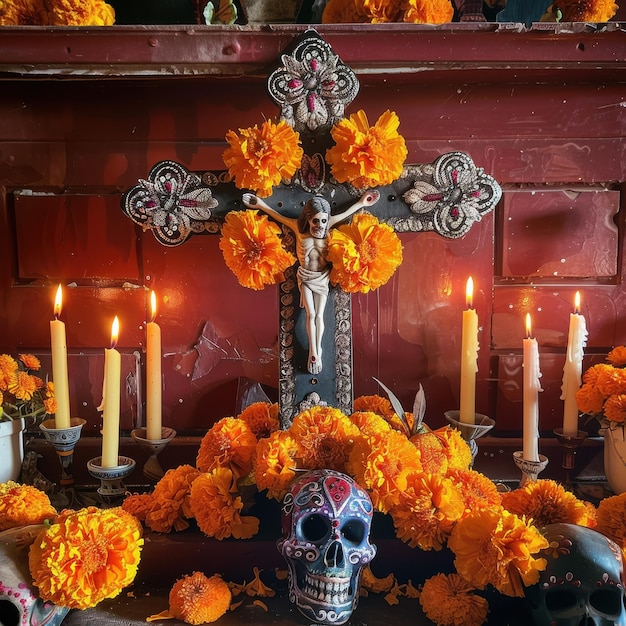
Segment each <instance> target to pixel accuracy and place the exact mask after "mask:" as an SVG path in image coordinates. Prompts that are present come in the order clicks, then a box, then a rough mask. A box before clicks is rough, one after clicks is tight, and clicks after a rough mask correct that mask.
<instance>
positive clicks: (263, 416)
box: [239, 402, 280, 439]
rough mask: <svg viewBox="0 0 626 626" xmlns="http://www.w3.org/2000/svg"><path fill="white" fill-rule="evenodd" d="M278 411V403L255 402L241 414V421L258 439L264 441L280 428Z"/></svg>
mask: <svg viewBox="0 0 626 626" xmlns="http://www.w3.org/2000/svg"><path fill="white" fill-rule="evenodd" d="M278 411H279V408H278V404H277V403H276V402H274V403H271V402H253V403H252V404H251V405H250V406H247V407H246V408H245V409H244V410H243V411H242V412H241V413H240V414H239V419H240V420H243V421H244V422H245V423H246V424H248V426H250V430H251V431H252V432H253V433H254V436H255V437H256V438H257V439H262V438H264V437H269V436H270V435H271V434H272V433H273V432H274V431H276V430H278V429H279V428H280V420H279V419H278Z"/></svg>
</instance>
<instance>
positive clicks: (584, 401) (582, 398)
mask: <svg viewBox="0 0 626 626" xmlns="http://www.w3.org/2000/svg"><path fill="white" fill-rule="evenodd" d="M576 404H577V405H578V410H579V411H581V412H582V413H601V412H602V407H603V406H604V396H603V395H602V392H601V391H600V390H599V389H598V387H597V386H596V385H595V384H592V383H584V384H583V385H582V386H581V387H580V388H579V389H578V391H576Z"/></svg>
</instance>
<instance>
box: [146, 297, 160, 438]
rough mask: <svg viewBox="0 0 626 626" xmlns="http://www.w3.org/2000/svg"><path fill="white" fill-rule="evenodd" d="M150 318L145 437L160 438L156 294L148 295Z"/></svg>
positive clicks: (147, 348)
mask: <svg viewBox="0 0 626 626" xmlns="http://www.w3.org/2000/svg"><path fill="white" fill-rule="evenodd" d="M150 304H151V308H152V319H151V320H150V322H148V324H147V326H146V415H147V417H146V439H149V440H150V441H154V440H155V439H161V388H162V385H161V329H160V327H159V325H158V324H157V323H156V322H155V321H154V319H155V317H156V295H155V293H154V291H153V292H152V293H151V295H150Z"/></svg>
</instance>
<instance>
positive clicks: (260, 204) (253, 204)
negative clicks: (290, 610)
mask: <svg viewBox="0 0 626 626" xmlns="http://www.w3.org/2000/svg"><path fill="white" fill-rule="evenodd" d="M241 200H242V202H243V203H244V204H245V205H246V206H247V207H248V208H249V209H258V210H259V211H263V212H264V213H267V214H268V215H271V216H272V217H273V218H274V219H275V220H276V221H277V222H279V223H280V224H285V226H289V227H290V228H293V224H294V222H295V221H296V220H294V219H291V218H289V217H285V216H284V215H281V214H280V213H279V212H278V211H277V210H276V209H273V208H272V207H271V206H269V204H267V203H266V202H265V201H264V200H261V198H259V197H258V196H255V195H254V194H253V193H244V194H243V196H241Z"/></svg>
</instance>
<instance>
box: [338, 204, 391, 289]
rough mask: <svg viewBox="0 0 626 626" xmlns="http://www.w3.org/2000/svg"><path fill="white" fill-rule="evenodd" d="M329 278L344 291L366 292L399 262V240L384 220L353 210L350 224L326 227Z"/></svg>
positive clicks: (374, 286)
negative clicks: (328, 228) (329, 268)
mask: <svg viewBox="0 0 626 626" xmlns="http://www.w3.org/2000/svg"><path fill="white" fill-rule="evenodd" d="M327 256H328V260H329V261H330V262H331V263H332V269H331V271H330V280H331V282H332V283H333V284H336V285H339V286H340V287H341V288H342V289H343V290H344V291H347V292H348V293H368V292H369V291H370V290H374V289H378V288H379V287H381V286H382V285H384V284H385V283H386V282H387V281H388V280H389V279H390V278H391V276H392V275H393V273H394V272H395V271H396V268H397V267H398V265H400V263H402V243H401V242H400V238H399V237H398V235H397V234H396V233H395V232H394V230H393V228H391V226H389V225H388V224H382V223H381V222H380V221H379V220H378V218H377V217H375V216H373V215H371V214H370V213H357V214H356V215H355V216H354V217H353V218H352V222H351V223H350V224H345V225H343V226H339V227H338V228H334V229H333V230H331V231H330V234H329V238H328V255H327Z"/></svg>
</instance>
